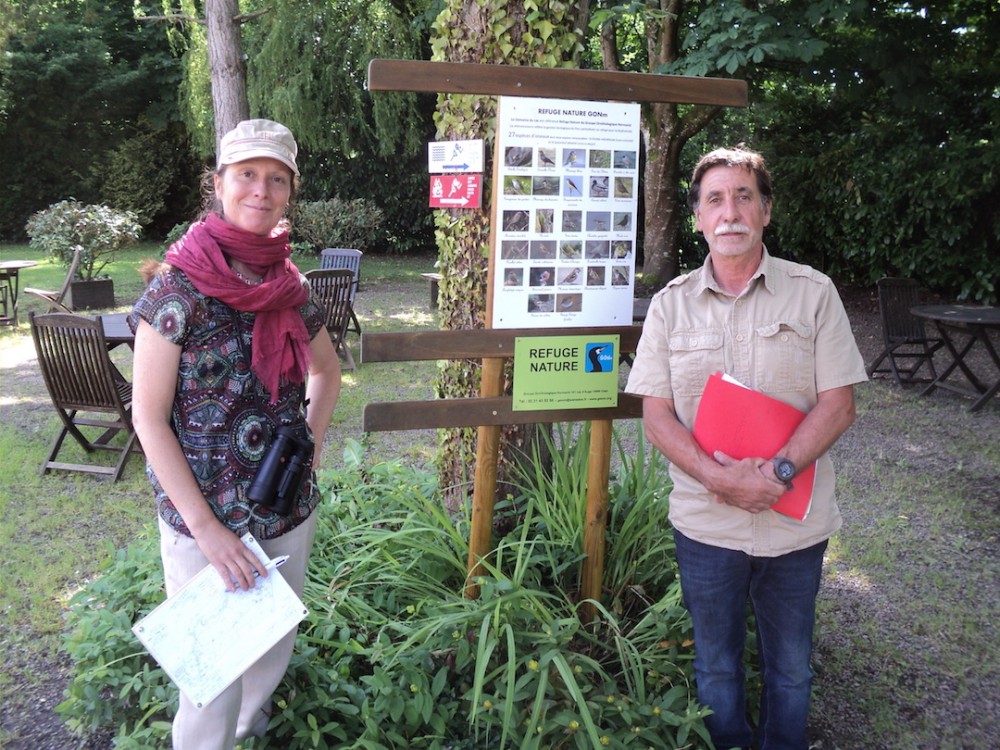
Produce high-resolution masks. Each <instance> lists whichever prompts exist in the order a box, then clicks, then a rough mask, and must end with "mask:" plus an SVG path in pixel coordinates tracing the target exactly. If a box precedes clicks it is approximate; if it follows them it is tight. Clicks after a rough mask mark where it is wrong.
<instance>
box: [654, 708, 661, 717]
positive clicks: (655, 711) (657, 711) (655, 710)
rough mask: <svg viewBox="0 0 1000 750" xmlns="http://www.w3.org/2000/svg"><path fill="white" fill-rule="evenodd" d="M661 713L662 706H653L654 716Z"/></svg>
mask: <svg viewBox="0 0 1000 750" xmlns="http://www.w3.org/2000/svg"><path fill="white" fill-rule="evenodd" d="M659 715H660V707H659V706H653V716H659Z"/></svg>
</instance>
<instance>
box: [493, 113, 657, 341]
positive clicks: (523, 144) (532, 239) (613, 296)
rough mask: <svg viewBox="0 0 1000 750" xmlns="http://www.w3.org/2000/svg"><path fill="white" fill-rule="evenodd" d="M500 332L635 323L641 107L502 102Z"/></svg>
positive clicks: (496, 300)
mask: <svg viewBox="0 0 1000 750" xmlns="http://www.w3.org/2000/svg"><path fill="white" fill-rule="evenodd" d="M497 139H498V141H499V143H498V147H499V152H498V153H499V163H498V164H497V166H496V169H497V170H498V183H497V184H498V193H499V194H498V195H497V196H496V197H495V199H494V204H495V206H496V216H495V217H494V221H495V222H496V225H495V226H496V237H497V246H496V257H495V258H494V263H495V271H496V273H495V277H494V289H493V292H494V295H493V327H494V328H562V327H567V328H569V327H583V326H620V325H631V323H632V296H633V289H634V286H635V255H636V247H635V238H636V213H637V208H638V189H639V105H638V104H626V103H620V102H591V101H570V100H565V99H534V98H526V97H501V99H500V106H499V117H498V125H497Z"/></svg>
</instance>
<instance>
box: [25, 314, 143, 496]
mask: <svg viewBox="0 0 1000 750" xmlns="http://www.w3.org/2000/svg"><path fill="white" fill-rule="evenodd" d="M28 320H29V323H30V325H31V337H32V338H33V339H34V341H35V351H36V352H37V353H38V365H39V367H41V370H42V376H43V378H44V379H45V387H46V388H47V389H48V391H49V397H50V398H51V399H52V405H53V406H55V408H56V411H57V412H58V413H59V418H60V419H61V420H62V423H63V427H62V430H61V431H60V432H59V435H58V437H56V440H55V442H54V443H53V444H52V449H51V450H50V451H49V455H48V456H47V457H46V459H45V463H44V464H42V475H43V476H44V475H45V474H47V473H48V472H49V471H50V470H51V469H60V470H63V471H82V472H87V473H91V474H100V475H107V476H110V477H112V481H115V482H117V481H118V480H119V479H121V476H122V472H123V471H124V469H125V463H126V462H127V461H128V458H129V456H130V455H131V454H132V452H133V451H135V452H141V451H142V448H141V447H140V446H139V443H138V440H137V438H136V434H135V429H134V428H133V426H132V386H131V384H130V383H128V382H127V381H126V380H125V379H124V378H123V377H122V376H121V373H119V372H118V369H117V368H116V367H115V366H114V363H112V361H111V357H110V356H109V355H108V346H107V343H106V342H105V340H104V330H103V326H102V325H101V319H100V317H97V318H88V317H84V316H82V315H74V314H72V313H70V314H66V313H49V314H46V315H36V314H35V313H31V314H29V316H28ZM101 414H103V415H108V416H106V417H99V416H84V415H101ZM81 427H87V428H90V427H96V428H100V429H102V430H103V432H102V433H101V434H100V435H99V436H98V437H96V438H94V439H91V438H89V437H87V436H86V435H84V433H83V432H82V431H81V429H80V428H81ZM88 431H89V430H88ZM119 432H124V433H125V444H124V446H117V445H109V444H108V441H109V440H110V439H111V438H112V437H114V436H115V435H117V434H118V433H119ZM67 435H71V436H72V437H73V438H74V439H75V440H76V442H78V443H79V444H80V446H81V447H83V449H84V450H85V451H86V452H87V453H93V452H94V451H95V450H107V451H115V452H117V453H118V454H119V455H118V462H117V464H115V465H114V466H101V465H97V464H81V463H67V462H64V461H57V460H56V457H57V456H58V455H59V452H60V450H61V449H62V446H63V441H64V440H65V439H66V436H67Z"/></svg>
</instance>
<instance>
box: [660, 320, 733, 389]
mask: <svg viewBox="0 0 1000 750" xmlns="http://www.w3.org/2000/svg"><path fill="white" fill-rule="evenodd" d="M723 340H724V337H723V331H722V329H703V330H698V331H684V332H677V333H672V334H671V335H670V389H671V390H672V391H673V394H674V396H675V397H676V396H700V395H701V392H702V391H703V390H705V382H706V381H707V380H708V376H709V375H711V374H712V373H713V372H722V371H723V370H725V369H726V358H725V354H724V352H723V346H722V345H723Z"/></svg>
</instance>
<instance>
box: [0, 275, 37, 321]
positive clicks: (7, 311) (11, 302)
mask: <svg viewBox="0 0 1000 750" xmlns="http://www.w3.org/2000/svg"><path fill="white" fill-rule="evenodd" d="M37 265H38V262H37V261H34V260H3V261H0V285H2V287H3V288H2V289H0V301H2V306H3V315H0V325H4V326H11V325H13V326H16V325H17V294H18V292H19V291H20V284H21V282H20V273H21V269H23V268H32V267H34V266H37Z"/></svg>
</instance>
